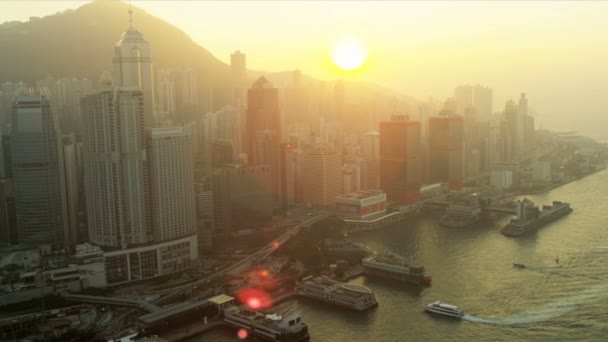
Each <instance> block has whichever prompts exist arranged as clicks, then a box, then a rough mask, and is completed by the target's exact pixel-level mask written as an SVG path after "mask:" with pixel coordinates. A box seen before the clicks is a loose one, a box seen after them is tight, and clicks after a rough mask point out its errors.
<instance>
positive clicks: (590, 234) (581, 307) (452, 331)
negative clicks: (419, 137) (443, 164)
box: [190, 170, 608, 342]
mask: <svg viewBox="0 0 608 342" xmlns="http://www.w3.org/2000/svg"><path fill="white" fill-rule="evenodd" d="M527 197H528V198H530V199H532V200H533V201H534V202H535V203H536V204H539V205H542V204H550V203H551V202H552V201H554V200H558V201H564V202H569V203H570V204H571V206H572V207H573V209H574V211H573V212H572V213H571V214H570V215H568V216H566V217H563V218H561V219H559V220H558V221H556V222H553V223H551V224H549V225H547V226H545V227H543V228H540V229H539V230H538V231H537V232H535V233H531V234H529V235H527V236H524V237H519V238H508V237H505V236H503V235H502V234H500V229H501V227H502V226H503V225H504V224H505V223H507V222H508V220H509V217H503V218H501V219H499V220H497V221H495V222H493V223H489V224H482V225H479V226H476V227H470V228H464V229H450V228H444V227H441V226H439V225H438V224H437V220H436V218H430V217H426V218H419V219H416V220H412V221H408V222H401V223H398V224H395V225H393V226H390V227H386V228H384V229H382V230H377V231H371V232H363V233H358V234H355V235H352V236H351V238H352V239H354V240H356V241H358V242H361V243H363V244H365V245H366V246H368V247H369V248H371V249H372V250H374V251H377V252H383V251H387V252H393V253H397V254H400V255H402V256H404V257H406V258H408V257H410V256H411V257H414V258H415V259H416V260H417V261H419V262H420V263H422V264H423V265H424V266H425V267H426V268H427V271H428V272H429V273H431V275H432V277H433V284H432V286H431V287H428V288H424V289H418V288H416V287H411V286H408V285H405V284H401V283H397V282H392V281H388V280H380V279H376V278H372V277H365V276H362V277H359V278H356V279H353V280H352V281H351V282H352V283H355V284H361V285H364V286H367V287H369V288H370V289H372V290H373V291H374V293H375V295H376V298H377V300H378V302H379V305H378V307H377V308H375V309H373V310H370V311H367V312H353V311H349V310H347V309H343V308H340V307H334V306H331V305H328V304H324V303H318V302H314V301H310V300H294V301H290V302H286V303H283V304H281V305H278V306H277V307H275V308H274V311H275V312H277V313H282V314H286V313H289V312H298V313H301V315H302V319H303V320H304V322H306V323H307V324H308V326H309V332H310V336H311V338H310V340H311V341H331V342H333V341H336V342H339V341H348V342H354V341H367V342H371V341H608V210H607V209H608V170H604V171H601V172H598V173H596V174H593V175H590V176H588V177H585V178H583V179H581V180H578V181H575V182H572V183H569V184H567V185H564V186H562V187H559V188H557V189H554V190H552V191H550V192H547V193H543V194H538V195H531V196H527ZM556 258H559V263H557V262H556ZM514 262H521V263H524V264H526V265H527V266H528V267H527V268H525V269H517V268H514V267H513V265H512V264H513V263H514ZM436 300H441V301H444V302H447V303H450V304H454V305H458V306H460V307H462V308H463V309H464V310H465V312H466V315H465V316H464V319H462V320H458V319H453V318H449V317H443V316H437V315H432V314H429V313H426V312H424V311H423V306H424V305H425V304H427V303H430V302H433V301H436ZM190 341H239V338H238V337H237V336H236V332H235V331H233V330H229V329H220V330H215V331H211V332H209V333H206V334H204V335H200V336H195V337H193V338H192V339H190Z"/></svg>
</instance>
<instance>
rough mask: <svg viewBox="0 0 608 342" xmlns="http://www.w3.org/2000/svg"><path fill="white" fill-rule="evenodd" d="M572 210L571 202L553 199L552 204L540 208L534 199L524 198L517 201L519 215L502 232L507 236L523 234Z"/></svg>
mask: <svg viewBox="0 0 608 342" xmlns="http://www.w3.org/2000/svg"><path fill="white" fill-rule="evenodd" d="M571 212H572V208H571V207H570V204H569V203H563V202H559V201H553V203H552V205H550V206H549V205H543V207H542V210H539V208H538V206H535V205H534V203H533V202H532V201H530V200H528V199H524V200H523V201H518V202H517V206H516V214H517V217H516V218H514V219H512V220H511V222H509V223H508V224H507V225H505V226H504V227H503V228H502V230H501V231H500V232H501V233H502V234H503V235H505V236H511V237H518V236H522V235H524V234H526V233H528V232H531V231H535V230H537V229H538V228H540V227H542V226H544V225H546V224H548V223H550V222H553V221H555V220H557V219H558V218H560V217H563V216H566V215H568V214H570V213H571Z"/></svg>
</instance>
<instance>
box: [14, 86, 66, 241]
mask: <svg viewBox="0 0 608 342" xmlns="http://www.w3.org/2000/svg"><path fill="white" fill-rule="evenodd" d="M12 127H13V131H12V137H11V144H10V145H11V156H12V175H13V181H14V191H15V208H16V215H17V231H18V235H19V243H21V244H23V245H27V246H40V245H51V246H53V247H55V248H63V247H64V246H66V245H67V244H69V220H68V211H67V194H66V187H65V170H64V164H63V144H62V142H61V132H60V130H59V127H58V124H57V120H56V118H54V116H53V113H52V111H51V106H50V104H49V102H48V100H47V98H46V97H45V96H43V95H38V94H32V95H25V96H19V97H17V98H16V99H15V101H14V103H13V117H12Z"/></svg>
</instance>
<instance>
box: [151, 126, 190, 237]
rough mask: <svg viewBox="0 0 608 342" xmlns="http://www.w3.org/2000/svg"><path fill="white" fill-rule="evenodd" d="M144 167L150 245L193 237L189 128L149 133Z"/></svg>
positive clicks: (171, 128)
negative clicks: (147, 179) (151, 232)
mask: <svg viewBox="0 0 608 342" xmlns="http://www.w3.org/2000/svg"><path fill="white" fill-rule="evenodd" d="M148 163H149V166H150V185H151V187H150V195H151V201H150V202H151V208H152V211H151V212H152V225H153V227H154V241H155V242H160V241H167V240H173V239H177V238H182V237H184V236H188V235H194V234H195V233H196V202H195V194H194V190H195V187H194V163H193V160H192V134H191V129H190V127H189V126H182V127H170V128H153V129H151V131H150V134H149V145H148Z"/></svg>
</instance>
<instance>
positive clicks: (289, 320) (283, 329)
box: [224, 306, 310, 342]
mask: <svg viewBox="0 0 608 342" xmlns="http://www.w3.org/2000/svg"><path fill="white" fill-rule="evenodd" d="M224 322H226V323H227V324H228V325H230V326H233V327H236V328H244V329H247V331H249V332H250V333H251V334H252V335H255V336H257V337H259V338H261V339H264V340H266V341H277V342H299V341H308V339H309V338H310V336H309V335H308V326H307V325H306V323H304V322H302V318H301V317H300V315H299V314H295V313H294V314H291V315H289V316H287V317H282V316H280V315H276V314H263V313H261V312H258V311H253V310H249V309H246V308H243V307H238V306H230V307H228V308H226V309H224Z"/></svg>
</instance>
